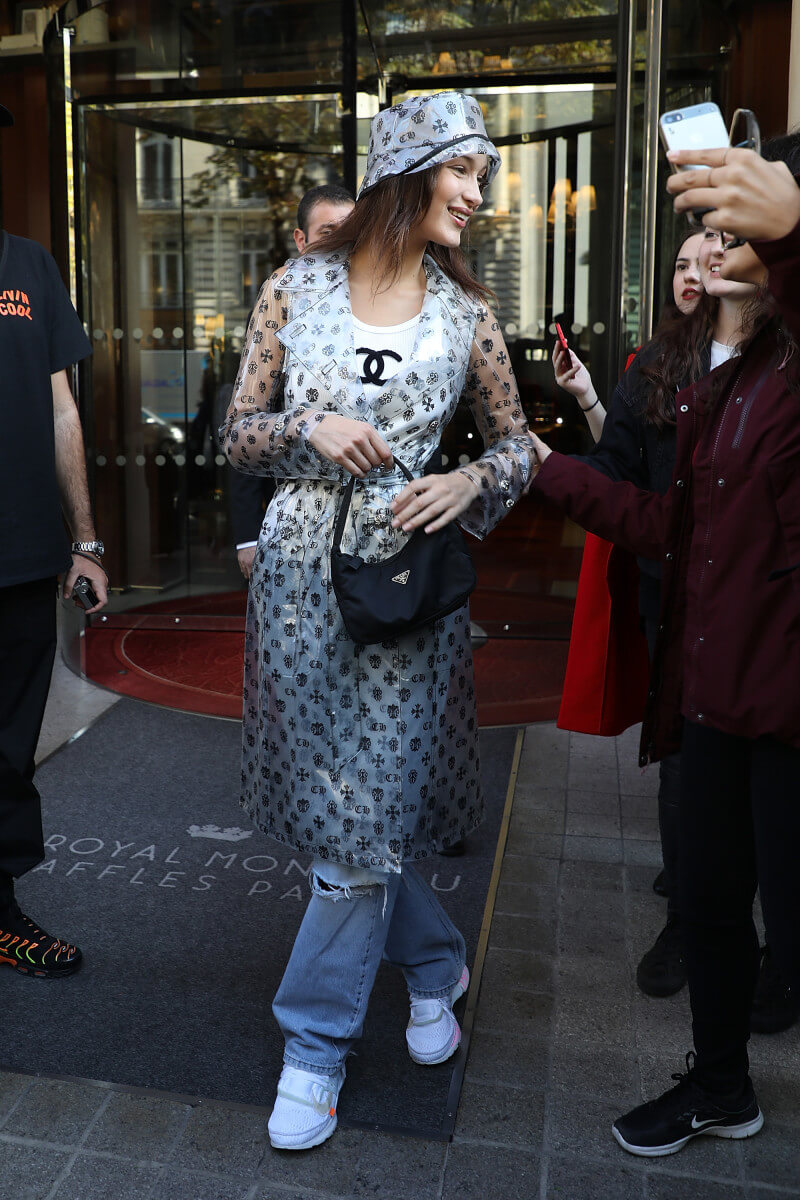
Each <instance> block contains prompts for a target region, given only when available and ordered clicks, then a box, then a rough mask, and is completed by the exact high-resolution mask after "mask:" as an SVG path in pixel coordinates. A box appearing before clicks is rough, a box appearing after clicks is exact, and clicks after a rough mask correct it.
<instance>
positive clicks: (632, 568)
mask: <svg viewBox="0 0 800 1200" xmlns="http://www.w3.org/2000/svg"><path fill="white" fill-rule="evenodd" d="M649 674H650V664H649V660H648V655H647V641H646V640H645V636H644V634H643V633H642V631H641V629H640V627H639V568H638V567H637V565H636V559H635V558H634V557H633V555H632V554H629V553H628V551H627V550H622V549H620V547H619V546H613V545H612V544H611V542H606V541H604V540H603V539H602V538H599V537H595V536H594V534H591V533H587V535H586V543H585V545H584V549H583V561H582V562H581V572H580V577H579V579H578V592H577V596H576V598H575V614H574V616H573V618H572V635H571V637H570V643H569V656H568V658H567V671H566V675H565V676H564V691H563V695H562V698H561V708H560V710H559V714H558V727H559V729H571V730H574V731H575V732H576V733H595V734H603V735H605V736H606V737H614V736H615V735H616V734H618V733H622V732H623V730H625V729H627V728H628V727H629V726H630V725H635V724H636V723H637V722H638V721H641V719H642V714H643V712H644V703H645V699H646V697H647V684H648V679H649Z"/></svg>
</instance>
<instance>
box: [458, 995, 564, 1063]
mask: <svg viewBox="0 0 800 1200" xmlns="http://www.w3.org/2000/svg"><path fill="white" fill-rule="evenodd" d="M554 1005H555V1001H554V999H553V997H552V996H550V995H545V994H544V993H542V992H526V991H524V990H523V989H521V988H517V987H513V986H510V987H500V986H497V987H493V988H491V989H489V988H487V989H486V991H484V990H483V989H481V1000H480V1003H479V1005H478V1009H477V1012H476V1015H475V1029H476V1030H479V1031H481V1032H486V1033H492V1034H499V1033H502V1034H505V1035H508V1034H511V1035H521V1034H525V1035H527V1036H529V1037H531V1038H535V1039H536V1038H548V1037H549V1036H550V1030H551V1028H552V1024H553V1012H554ZM472 1054H473V1051H472V1049H470V1064H472Z"/></svg>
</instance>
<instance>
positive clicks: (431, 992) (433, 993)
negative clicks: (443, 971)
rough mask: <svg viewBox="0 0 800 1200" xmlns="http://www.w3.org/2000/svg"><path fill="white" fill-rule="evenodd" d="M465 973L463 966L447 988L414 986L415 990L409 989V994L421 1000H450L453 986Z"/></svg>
mask: <svg viewBox="0 0 800 1200" xmlns="http://www.w3.org/2000/svg"><path fill="white" fill-rule="evenodd" d="M463 974H464V967H461V969H460V970H459V972H458V974H457V975H456V977H455V979H454V980H453V982H452V983H451V984H450V986H449V987H446V988H414V990H413V992H412V991H411V989H409V993H408V994H409V996H413V997H414V998H415V999H420V1000H449V999H450V997H451V995H452V993H453V988H454V987H455V986H456V984H457V983H458V981H459V980H460V979H461V976H462V975H463Z"/></svg>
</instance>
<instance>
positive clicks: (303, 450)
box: [220, 92, 531, 1149]
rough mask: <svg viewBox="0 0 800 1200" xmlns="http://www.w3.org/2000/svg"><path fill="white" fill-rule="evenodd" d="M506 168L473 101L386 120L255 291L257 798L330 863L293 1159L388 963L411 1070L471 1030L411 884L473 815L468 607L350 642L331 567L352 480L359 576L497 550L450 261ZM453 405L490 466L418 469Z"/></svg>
mask: <svg viewBox="0 0 800 1200" xmlns="http://www.w3.org/2000/svg"><path fill="white" fill-rule="evenodd" d="M499 166H500V156H499V154H498V152H497V150H496V148H495V147H494V146H493V145H492V143H491V142H490V141H489V139H488V137H487V135H486V131H485V128H484V124H483V118H482V114H481V110H480V108H479V106H478V104H477V103H476V101H475V100H473V99H472V98H471V97H469V96H465V95H460V94H458V93H453V92H450V93H448V92H445V93H438V94H437V95H435V96H424V97H418V98H414V99H412V100H409V101H406V102H404V103H403V104H399V105H396V106H395V107H393V108H390V109H388V110H386V111H384V112H382V113H379V114H378V115H377V116H376V117H375V118H374V119H373V122H372V128H371V137H370V148H369V157H368V162H367V171H366V174H365V177H364V180H363V183H362V185H361V189H360V191H359V195H358V199H357V201H356V206H355V208H354V210H353V212H352V213H351V215H350V216H349V217H348V218H347V219H346V220H345V221H344V222H343V223H342V224H341V225H340V226H339V227H338V228H337V229H336V230H335V231H332V232H331V233H329V234H328V235H326V237H325V238H323V239H322V240H321V241H320V242H318V243H317V244H316V246H314V247H313V248H312V250H311V252H309V253H307V254H306V255H304V256H303V257H302V258H300V259H298V260H296V261H293V262H290V263H289V264H287V266H286V267H285V268H283V269H281V270H280V271H278V272H276V273H275V275H273V276H272V278H271V279H269V280H268V281H267V282H266V283H265V284H264V287H263V288H262V290H261V294H260V296H259V300H258V304H257V306H256V308H255V310H254V313H253V316H252V318H251V321H250V325H249V328H248V337H247V342H246V345H245V348H244V351H243V355H242V362H241V367H240V372H239V377H238V379H237V382H236V386H235V389H234V394H233V398H232V401H231V405H230V408H229V410H228V414H227V417H226V420H225V423H224V425H223V427H222V429H221V431H220V432H221V439H222V444H223V447H224V449H225V452H226V454H227V456H228V458H229V460H230V462H231V463H232V465H233V466H234V467H236V468H237V469H239V470H243V471H247V472H250V473H253V474H267V475H272V476H273V477H274V478H275V479H276V482H277V490H276V495H275V498H274V500H273V501H272V503H271V504H270V507H269V509H268V511H267V513H266V516H265V519H264V524H263V527H262V530H261V535H260V539H259V543H258V549H257V551H256V557H255V561H254V564H253V572H252V576H251V580H250V598H249V605H248V622H247V640H246V650H245V680H244V688H245V695H244V734H243V738H244V740H243V769H242V788H243V791H242V802H243V805H244V807H245V808H246V809H247V811H248V812H249V813H250V815H251V817H252V819H253V820H254V822H255V824H256V825H257V826H258V827H259V828H260V829H262V830H263V831H264V832H265V833H268V834H269V835H270V836H272V837H275V838H277V839H278V840H279V841H281V842H283V843H285V844H286V845H289V846H292V847H294V848H297V849H299V850H303V851H306V852H308V853H310V854H312V855H313V856H314V860H315V861H314V867H313V871H312V874H311V886H312V896H311V900H310V902H309V906H308V909H307V911H306V914H305V917H304V919H303V923H302V926H301V929H300V931H299V933H298V936H297V939H296V941H295V945H294V948H293V950H292V954H291V957H290V960H289V964H288V966H287V968H286V972H285V975H284V978H283V980H282V982H281V985H280V987H279V990H278V994H277V996H276V998H275V1002H274V1005H273V1011H274V1013H275V1016H276V1018H277V1020H278V1023H279V1025H280V1027H281V1030H282V1032H283V1034H284V1038H285V1042H286V1050H285V1058H284V1061H285V1066H284V1070H283V1073H282V1075H281V1079H280V1083H279V1085H278V1097H277V1100H276V1104H275V1108H274V1110H273V1113H272V1117H271V1118H270V1124H269V1132H270V1138H271V1141H272V1144H273V1145H274V1146H278V1147H280V1148H283V1149H306V1148H308V1147H310V1146H315V1145H317V1144H319V1143H320V1142H322V1141H324V1140H325V1139H326V1138H327V1137H329V1136H330V1134H331V1133H332V1132H333V1130H334V1129H335V1127H336V1103H337V1099H338V1094H339V1090H340V1088H341V1086H342V1083H343V1081H344V1076H345V1058H346V1055H347V1053H348V1051H349V1050H350V1047H351V1046H352V1044H353V1042H354V1040H355V1039H356V1038H358V1036H359V1035H360V1033H361V1029H362V1026H363V1021H364V1017H365V1013H366V1007H367V1002H368V999H369V995H370V991H371V989H372V984H373V982H374V979H375V975H376V972H377V969H378V965H379V963H380V961H381V958H382V957H384V956H385V957H386V959H387V960H388V961H389V962H390V963H393V964H395V965H397V966H399V967H400V968H401V970H402V971H403V973H404V975H405V978H406V982H407V984H408V988H409V993H410V998H411V1001H410V1002H411V1017H410V1022H409V1026H408V1029H407V1031H406V1040H407V1048H408V1051H409V1053H410V1054H411V1056H412V1058H413V1059H414V1060H415V1061H417V1062H419V1063H421V1064H423V1065H433V1064H435V1063H439V1062H443V1061H445V1060H446V1059H447V1058H448V1057H449V1056H450V1055H451V1054H453V1053H454V1051H455V1050H456V1048H457V1046H458V1044H459V1040H460V1036H461V1034H460V1029H459V1026H458V1022H457V1021H456V1019H455V1017H454V1016H453V1012H452V1006H453V1003H454V1002H455V1000H456V999H457V998H458V997H459V996H460V995H462V994H463V992H464V990H465V989H466V986H467V982H468V979H469V973H468V970H467V967H466V963H465V947H464V941H463V938H462V937H461V935H460V934H459V932H458V930H457V929H456V928H455V926H454V925H453V924H452V922H451V921H450V919H449V918H448V917H447V915H446V914H445V913H444V911H443V909H442V908H441V906H440V905H439V903H438V901H437V900H436V898H435V897H434V895H433V892H432V891H431V890H430V888H429V887H428V885H427V884H426V883H425V882H424V881H423V880H422V879H421V878H420V876H419V875H418V874H417V873H416V872H415V871H414V869H413V865H412V864H413V862H414V861H415V860H417V859H420V858H424V857H426V856H427V855H430V854H435V853H437V852H438V851H439V850H441V849H443V848H446V847H448V846H449V845H452V843H454V842H456V841H458V840H459V839H460V838H461V837H462V836H463V835H464V834H465V833H466V832H467V831H468V830H470V829H472V828H474V827H475V826H476V825H477V824H479V822H480V821H481V818H482V799H481V791H480V780H479V762H478V730H477V721H476V713H475V697H474V689H473V667H472V651H471V646H470V635H469V612H468V608H467V606H466V605H465V606H464V607H463V608H461V609H459V610H457V611H456V612H454V613H452V614H451V615H450V616H447V617H444V618H442V619H440V620H437V621H436V622H434V623H432V624H431V625H430V626H428V627H426V628H423V629H421V630H416V631H414V632H412V633H409V634H407V635H405V636H402V637H400V638H398V639H396V640H395V641H391V642H386V643H383V644H380V645H370V646H360V645H357V644H355V643H354V642H353V641H352V639H351V638H350V637H349V636H348V634H347V631H346V629H345V627H344V625H343V622H342V618H341V615H340V613H339V610H338V607H337V603H336V597H335V594H334V592H333V588H332V585H331V578H330V551H331V540H332V534H333V525H334V520H335V517H336V513H337V509H338V506H339V502H340V499H341V495H342V490H343V486H344V484H345V483H346V481H347V480H348V479H349V478H350V475H355V476H357V478H359V479H363V480H364V485H363V487H357V488H356V494H355V498H354V502H353V508H352V511H351V516H350V517H349V518H348V536H349V538H350V543H349V545H348V544H347V540H345V543H344V545H343V548H344V549H345V550H346V551H350V552H353V551H354V550H355V548H356V545H357V547H358V553H359V554H360V555H361V556H362V557H363V558H365V559H367V560H368V561H376V560H378V559H381V558H384V557H387V556H389V555H391V554H394V553H396V552H397V551H398V550H399V549H400V547H401V546H402V544H403V543H404V541H405V540H406V538H407V537H408V535H409V533H410V532H411V531H412V530H413V529H415V528H419V527H422V528H425V529H426V530H428V531H432V530H435V529H438V528H440V527H442V526H443V525H445V524H446V523H447V522H449V521H452V520H455V519H457V520H458V521H459V523H460V524H461V525H462V526H463V527H464V528H465V529H467V530H469V532H471V533H473V534H475V535H476V536H478V537H483V536H485V535H486V534H487V533H488V532H489V531H490V530H491V529H492V528H493V527H494V526H495V525H496V524H497V522H498V521H499V520H500V519H501V518H502V517H503V516H504V515H505V514H506V513H507V511H508V509H509V508H511V507H513V505H514V503H515V501H516V500H517V499H518V497H519V496H520V495H521V494H522V492H523V490H524V488H525V485H526V484H527V482H528V479H529V476H530V471H531V450H530V446H531V443H530V441H529V439H528V437H527V436H526V424H525V419H524V416H523V413H522V410H521V407H520V404H519V396H518V392H517V388H516V384H515V381H514V376H513V372H512V370H511V366H510V363H509V357H508V353H507V351H506V348H505V345H504V342H503V338H502V335H501V333H500V329H499V326H498V324H497V321H496V320H495V318H494V316H493V315H492V313H491V312H490V311H489V309H488V308H487V306H486V303H485V301H486V298H487V296H488V295H489V293H488V292H487V290H486V289H485V288H483V287H482V286H481V285H480V284H479V283H478V282H477V281H476V280H475V279H474V277H473V276H472V274H471V272H470V271H469V269H468V267H467V265H466V263H465V260H464V258H463V256H462V254H461V251H460V248H459V247H460V241H461V236H462V234H463V231H464V230H465V229H466V228H467V226H468V223H469V219H470V217H471V215H472V214H473V213H474V212H475V210H476V209H477V208H478V207H479V205H480V203H481V199H482V192H483V189H484V187H485V186H486V185H488V183H490V181H491V179H492V177H493V176H494V175H495V174H496V172H497V170H498V169H499ZM462 395H463V396H464V397H465V399H466V402H467V403H469V405H470V407H471V409H472V412H473V415H474V418H475V421H476V424H477V427H478V430H479V432H480V434H481V436H482V437H483V441H484V446H485V449H484V452H483V454H482V456H481V457H480V458H479V459H478V460H477V461H476V462H473V463H469V464H467V465H465V466H461V467H458V468H457V469H456V470H453V471H449V472H447V473H444V474H441V473H425V467H426V464H427V463H428V462H429V460H430V459H431V456H432V455H434V453H435V452H436V451H437V449H438V446H439V442H440V438H441V434H442V431H443V429H444V428H445V427H446V425H447V424H448V422H449V421H450V419H451V418H452V416H453V414H454V412H455V409H456V406H457V404H458V402H459V397H461V396H462ZM394 454H397V456H398V458H399V459H400V460H401V461H402V462H403V463H405V465H406V466H407V467H408V468H409V469H410V470H411V471H412V472H413V474H414V475H415V476H418V478H415V480H414V483H413V484H412V485H406V481H405V478H404V477H403V475H402V474H401V472H400V471H399V469H398V468H397V467H396V466H395V464H394V460H393V455H394ZM398 1038H399V1031H398Z"/></svg>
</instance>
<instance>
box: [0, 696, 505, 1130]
mask: <svg viewBox="0 0 800 1200" xmlns="http://www.w3.org/2000/svg"><path fill="white" fill-rule="evenodd" d="M240 736H241V726H240V725H239V724H238V723H234V722H229V721H221V720H215V719H213V718H208V717H198V716H193V715H189V714H186V713H180V712H173V711H170V710H165V709H160V708H155V707H151V706H149V705H145V704H140V703H138V702H137V701H134V700H121V701H120V702H119V703H118V704H116V705H114V707H113V708H112V709H110V710H109V711H108V712H107V713H105V714H104V715H103V716H102V717H101V718H100V719H99V720H98V721H97V722H96V723H95V724H94V725H93V726H92V727H91V728H90V729H89V730H88V731H87V732H86V733H84V734H83V735H82V736H80V737H78V738H77V739H74V740H73V741H72V742H71V743H69V744H67V745H66V746H64V747H63V748H62V749H61V750H59V751H58V752H57V753H56V754H54V755H53V756H52V757H51V758H50V759H48V760H47V762H46V763H44V764H43V766H42V767H41V768H40V769H39V771H38V773H37V776H36V782H37V785H38V787H39V790H40V791H41V793H42V802H43V810H44V823H45V831H46V832H45V837H46V841H47V847H48V848H47V858H46V860H45V862H44V863H42V864H40V866H39V867H38V868H36V869H35V870H34V871H32V872H30V873H29V874H28V875H27V876H26V877H25V879H24V880H23V881H22V882H21V884H20V886H19V898H20V900H21V901H22V903H23V906H24V908H25V910H26V911H28V912H29V913H31V914H32V915H33V916H34V917H35V919H36V920H37V921H39V922H41V923H42V925H44V927H45V928H46V929H51V930H52V931H54V932H55V933H57V934H58V935H59V936H61V937H64V938H65V939H68V940H71V941H76V942H77V943H78V944H79V945H80V946H81V948H82V949H83V952H84V956H85V963H84V966H83V969H82V970H81V971H80V972H79V973H78V974H77V975H75V976H72V977H71V978H68V979H65V980H58V981H43V980H42V981H39V980H35V979H30V978H26V977H23V976H21V975H18V974H17V972H15V971H10V970H4V971H0V1008H2V1011H3V1034H4V1036H3V1048H2V1051H1V1052H0V1062H1V1065H2V1066H3V1067H4V1068H6V1069H9V1070H14V1071H25V1072H34V1073H36V1074H40V1075H46V1076H60V1077H64V1076H68V1077H71V1078H83V1079H90V1080H102V1081H104V1082H107V1083H112V1084H116V1085H122V1086H123V1087H124V1086H127V1087H135V1088H145V1089H153V1090H157V1091H160V1092H169V1093H173V1094H176V1093H177V1094H181V1095H184V1096H188V1097H203V1098H208V1099H214V1100H222V1101H227V1102H232V1103H237V1104H248V1105H250V1104H253V1105H258V1106H264V1107H265V1109H268V1108H270V1107H271V1105H272V1101H273V1098H274V1089H275V1085H276V1082H277V1078H278V1075H279V1073H280V1067H281V1059H282V1039H281V1037H280V1034H279V1032H278V1028H277V1026H276V1024H275V1021H274V1018H273V1017H272V1013H271V1010H270V1004H271V1001H272V997H273V996H274V994H275V991H276V989H277V986H278V982H279V980H280V977H281V974H282V971H283V968H284V965H285V963H286V961H287V958H288V955H289V952H290V949H291V946H292V942H293V940H294V936H295V933H296V931H297V929H298V927H299V924H300V919H301V917H302V914H303V912H304V910H305V906H306V901H307V897H308V894H309V888H308V878H307V877H308V872H309V868H310V859H309V858H308V857H306V856H302V855H299V854H295V853H293V852H292V851H290V850H286V849H284V848H283V847H282V846H280V845H279V844H278V843H277V842H274V841H272V840H271V839H269V838H267V837H265V836H264V835H262V834H261V833H259V832H258V831H257V830H254V829H253V827H252V826H251V825H250V822H249V820H248V818H247V817H246V816H245V815H244V814H243V813H242V811H241V809H240V808H239V805H238V780H239V743H240ZM516 741H517V731H516V730H514V729H497V730H484V731H483V732H481V734H480V749H481V760H482V775H483V782H484V787H485V792H486V801H487V819H486V821H485V823H484V824H483V826H482V827H481V828H480V829H479V830H477V831H475V832H473V833H472V834H470V836H469V838H468V839H467V853H466V854H465V855H464V857H462V858H442V857H438V856H437V857H435V858H431V859H428V860H426V861H424V862H423V863H422V864H421V865H420V871H421V873H422V874H423V875H424V876H425V878H426V879H427V880H428V881H429V882H430V883H431V884H432V886H433V887H434V888H435V889H436V892H437V894H438V896H439V898H440V899H441V901H442V904H443V905H444V907H445V908H446V909H447V910H448V911H449V912H450V913H451V915H452V916H453V917H454V919H455V920H456V921H457V923H458V925H459V928H460V929H461V930H462V932H463V934H464V937H465V939H466V942H467V952H468V961H469V963H470V964H473V963H474V961H475V957H476V952H477V953H478V959H479V961H480V959H482V956H483V952H484V949H485V947H483V942H481V948H479V946H478V942H479V934H480V932H481V923H482V920H483V917H484V907H485V904H486V897H487V891H488V890H489V889H490V881H491V879H492V870H493V859H494V854H495V847H496V843H497V840H498V835H499V833H500V830H501V827H502V828H503V830H505V826H506V823H507V822H504V821H503V810H504V801H505V797H506V792H507V790H508V784H509V777H510V773H511V769H512V762H513V760H514V755H515V743H516ZM492 890H493V889H492ZM478 965H479V964H478ZM478 973H479V972H478ZM478 982H479V981H478V980H477V979H476V981H475V987H474V989H472V988H471V990H470V993H469V996H468V1005H470V1006H472V1005H474V997H475V996H476V995H477V984H478ZM407 1020H408V999H407V994H406V990H405V984H404V981H403V978H402V976H401V974H400V972H399V971H396V970H393V969H391V968H389V967H388V966H386V965H385V966H384V967H382V968H381V970H380V972H379V975H378V980H377V982H376V985H375V989H374V991H373V995H372V1000H371V1003H370V1008H369V1014H368V1018H367V1022H366V1028H365V1033H364V1037H363V1038H362V1039H361V1041H360V1042H359V1043H358V1044H357V1046H356V1053H355V1054H354V1055H352V1056H351V1058H350V1059H349V1060H348V1079H347V1084H346V1086H345V1088H344V1090H343V1092H342V1098H341V1104H340V1116H341V1120H342V1123H343V1124H344V1125H351V1126H353V1125H355V1126H358V1127H369V1128H383V1129H387V1128H391V1129H394V1130H399V1131H404V1132H408V1133H414V1134H417V1135H419V1136H424V1137H428V1138H434V1139H435V1138H446V1137H448V1136H449V1135H450V1134H451V1133H452V1128H453V1122H454V1119H455V1110H456V1106H457V1099H458V1088H459V1086H460V1079H461V1077H462V1075H463V1065H464V1059H465V1055H466V1053H467V1049H468V1047H467V1045H466V1042H467V1040H468V1039H467V1037H465V1040H464V1044H463V1046H462V1049H460V1050H459V1051H458V1053H457V1054H456V1055H455V1056H454V1058H453V1059H451V1060H450V1061H449V1062H448V1063H445V1064H442V1065H441V1066H439V1067H420V1066H417V1065H416V1064H414V1063H413V1062H412V1061H411V1060H410V1058H409V1056H408V1054H407V1051H406V1045H405V1026H406V1023H407ZM467 1024H471V1021H468V1022H467Z"/></svg>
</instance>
